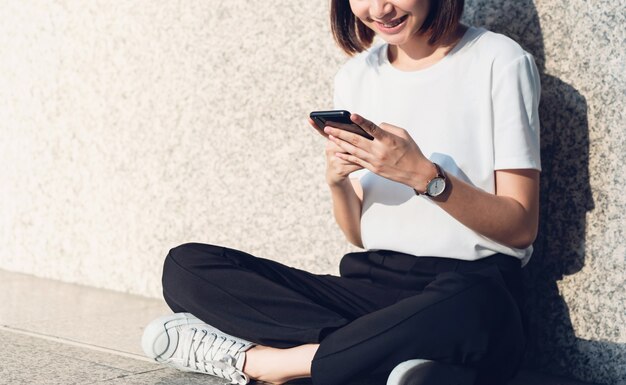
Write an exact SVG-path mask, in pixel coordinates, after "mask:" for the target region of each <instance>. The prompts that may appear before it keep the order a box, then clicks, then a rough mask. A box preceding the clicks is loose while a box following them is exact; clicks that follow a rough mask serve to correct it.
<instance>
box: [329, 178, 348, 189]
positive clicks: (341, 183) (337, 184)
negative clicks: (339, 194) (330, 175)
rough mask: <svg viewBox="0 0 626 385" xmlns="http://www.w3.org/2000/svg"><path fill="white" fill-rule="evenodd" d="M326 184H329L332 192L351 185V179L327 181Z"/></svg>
mask: <svg viewBox="0 0 626 385" xmlns="http://www.w3.org/2000/svg"><path fill="white" fill-rule="evenodd" d="M326 184H328V187H330V189H331V190H336V189H343V188H344V187H346V186H348V185H350V178H349V177H347V176H346V177H342V178H339V179H327V180H326Z"/></svg>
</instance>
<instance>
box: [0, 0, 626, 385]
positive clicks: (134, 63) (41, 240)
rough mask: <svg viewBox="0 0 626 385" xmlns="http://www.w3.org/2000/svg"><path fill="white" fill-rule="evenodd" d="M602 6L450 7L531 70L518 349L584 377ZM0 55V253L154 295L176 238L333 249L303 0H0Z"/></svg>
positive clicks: (603, 295)
mask: <svg viewBox="0 0 626 385" xmlns="http://www.w3.org/2000/svg"><path fill="white" fill-rule="evenodd" d="M619 3H620V2H617V1H606V0H601V1H585V0H572V1H569V0H560V1H558V0H547V1H541V2H536V4H535V3H533V2H531V1H528V0H515V1H513V0H483V1H478V0H468V2H467V7H466V20H467V21H468V22H469V23H472V24H475V25H484V26H487V27H488V28H490V29H493V30H495V31H498V32H502V33H505V34H507V35H509V36H511V37H513V38H515V39H516V40H518V41H519V42H520V43H521V44H522V45H523V46H524V47H526V49H527V50H529V51H530V52H532V53H533V54H534V55H535V57H536V59H537V63H538V65H539V67H540V70H541V73H542V83H543V92H542V98H543V101H542V105H541V114H542V124H543V127H542V156H543V167H544V171H543V173H542V209H541V215H542V217H541V236H540V238H539V240H538V241H537V243H536V250H537V251H536V254H535V256H534V257H533V259H532V260H531V262H530V264H529V265H528V267H527V269H526V276H527V281H526V282H527V297H528V301H527V308H526V313H527V315H528V317H527V318H528V324H529V326H530V335H529V354H528V357H527V360H526V366H528V367H533V368H538V369H540V370H543V371H547V372H552V373H559V374H564V375H568V376H572V377H576V378H579V379H584V380H588V381H594V382H598V383H605V384H609V383H610V384H625V383H626V382H624V378H626V327H625V326H624V325H626V319H625V318H626V317H625V306H624V305H625V299H626V298H625V297H626V291H625V290H624V277H625V276H626V275H625V273H626V271H625V270H626V264H625V258H626V248H625V243H624V241H623V239H624V228H625V227H626V226H624V224H625V223H624V222H625V221H624V207H626V200H625V198H624V194H623V193H622V191H621V190H622V187H623V186H624V185H625V184H626V180H625V175H626V173H625V172H624V167H623V165H624V163H625V161H626V159H624V157H625V156H624V154H625V153H626V151H625V150H626V149H625V146H624V112H623V110H624V104H625V103H624V90H625V89H626V84H625V77H624V73H625V71H624V70H625V68H624V66H625V65H624V63H625V61H624V49H623V45H624V38H625V36H626V31H625V26H626V20H624V19H625V16H624V8H623V5H622V6H621V7H620V6H619ZM0 58H1V59H0V180H1V181H2V183H0V245H1V246H0V268H4V269H8V270H14V271H21V272H26V273H30V274H35V275H38V276H42V277H50V278H56V279H60V280H64V281H68V282H76V283H81V284H86V285H91V286H97V287H104V288H110V289H114V290H119V291H125V292H131V293H137V294H143V295H147V296H154V297H158V296H160V282H159V276H160V271H161V263H162V259H163V256H164V255H165V253H166V252H167V250H168V249H169V248H170V247H172V246H175V245H177V244H180V243H183V242H189V241H198V242H207V243H216V244H222V245H225V246H230V247H235V248H239V249H242V250H246V251H248V252H251V253H254V254H256V255H259V256H263V257H267V258H272V259H275V260H279V261H282V262H286V263H289V264H292V265H296V266H298V267H301V268H306V269H309V270H312V271H314V272H320V273H336V272H337V267H336V266H337V262H338V260H339V258H340V257H341V255H342V254H343V253H345V252H347V251H350V250H353V249H352V248H351V247H349V246H348V245H347V244H346V242H345V241H344V240H343V239H342V237H341V235H340V234H339V231H338V228H337V227H336V225H335V224H334V220H333V218H332V215H331V207H330V202H329V197H328V192H327V188H326V186H325V183H324V178H323V171H324V158H323V145H324V144H323V140H321V138H318V137H316V136H315V134H314V133H313V132H312V131H311V130H310V129H309V128H308V127H307V125H306V123H305V121H304V120H305V117H306V115H307V114H308V112H309V111H310V110H312V109H323V108H327V107H330V106H331V92H332V90H331V87H332V77H333V74H334V72H335V71H336V70H337V68H338V67H339V65H340V64H341V63H342V62H343V61H344V60H345V57H344V56H343V55H342V54H341V53H340V52H339V50H338V49H337V48H336V47H335V46H334V44H333V41H332V39H331V37H330V32H329V28H328V26H327V4H326V2H325V1H315V2H311V1H304V0H279V1H273V2H251V1H245V0H230V1H220V2H216V1H201V0H189V1H186V2H183V3H181V2H177V1H171V0H163V1H159V2H149V1H146V0H133V1H121V0H114V1H107V2H103V1H90V2H85V1H79V0H59V1H40V2H30V1H21V0H6V1H4V2H3V3H2V11H1V12H0Z"/></svg>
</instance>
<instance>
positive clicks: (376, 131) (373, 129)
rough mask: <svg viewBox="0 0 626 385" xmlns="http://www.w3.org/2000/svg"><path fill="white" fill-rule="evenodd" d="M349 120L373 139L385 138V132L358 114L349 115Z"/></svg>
mask: <svg viewBox="0 0 626 385" xmlns="http://www.w3.org/2000/svg"><path fill="white" fill-rule="evenodd" d="M350 120H352V121H353V122H354V123H356V124H358V125H359V126H360V127H361V128H362V129H364V130H365V131H366V132H367V133H368V134H370V135H372V136H373V137H374V139H379V140H380V139H382V138H383V137H384V136H385V130H383V129H382V128H380V127H378V126H377V125H375V124H374V123H373V122H371V121H369V120H367V119H365V118H364V117H362V116H361V115H359V114H352V115H350Z"/></svg>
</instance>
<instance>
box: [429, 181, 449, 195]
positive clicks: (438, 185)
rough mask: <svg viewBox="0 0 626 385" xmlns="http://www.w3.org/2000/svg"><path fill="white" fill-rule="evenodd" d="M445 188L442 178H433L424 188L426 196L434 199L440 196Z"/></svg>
mask: <svg viewBox="0 0 626 385" xmlns="http://www.w3.org/2000/svg"><path fill="white" fill-rule="evenodd" d="M445 188H446V181H445V180H444V179H443V178H435V179H433V180H431V181H430V183H429V184H428V187H427V188H426V192H427V193H428V195H430V196H432V197H436V196H437V195H439V194H441V193H442V192H443V190H445Z"/></svg>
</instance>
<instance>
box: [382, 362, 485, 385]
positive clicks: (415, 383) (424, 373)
mask: <svg viewBox="0 0 626 385" xmlns="http://www.w3.org/2000/svg"><path fill="white" fill-rule="evenodd" d="M475 380H476V372H475V371H474V370H473V369H470V368H465V367H462V366H455V365H449V364H443V363H440V362H435V361H429V360H417V359H416V360H409V361H405V362H403V363H401V364H399V365H398V366H396V367H395V368H394V369H393V371H392V372H391V374H389V378H388V379H387V385H473V384H474V381H475Z"/></svg>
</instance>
